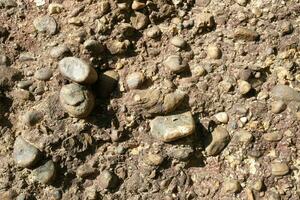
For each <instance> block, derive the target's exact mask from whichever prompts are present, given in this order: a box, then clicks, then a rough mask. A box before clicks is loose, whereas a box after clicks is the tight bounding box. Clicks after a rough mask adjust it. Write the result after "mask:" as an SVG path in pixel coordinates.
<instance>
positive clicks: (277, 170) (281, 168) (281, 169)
mask: <svg viewBox="0 0 300 200" xmlns="http://www.w3.org/2000/svg"><path fill="white" fill-rule="evenodd" d="M271 170H272V175H274V176H284V175H286V174H288V173H289V171H290V168H289V166H288V165H287V164H286V163H280V162H274V163H272V164H271Z"/></svg>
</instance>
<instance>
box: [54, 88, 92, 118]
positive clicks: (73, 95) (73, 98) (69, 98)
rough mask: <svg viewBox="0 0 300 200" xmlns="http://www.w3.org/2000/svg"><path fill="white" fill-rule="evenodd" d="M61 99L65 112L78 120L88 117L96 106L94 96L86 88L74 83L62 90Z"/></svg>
mask: <svg viewBox="0 0 300 200" xmlns="http://www.w3.org/2000/svg"><path fill="white" fill-rule="evenodd" d="M59 99H60V102H61V105H62V107H63V108H64V109H65V111H66V112H67V113H69V114H70V115H71V116H73V117H78V118H85V117H87V116H88V115H89V114H90V113H91V112H92V110H93V108H94V104H95V99H94V96H93V94H92V93H91V92H90V91H89V90H87V89H86V87H84V86H82V85H78V84H74V83H72V84H68V85H64V86H63V87H62V88H61V91H60V95H59Z"/></svg>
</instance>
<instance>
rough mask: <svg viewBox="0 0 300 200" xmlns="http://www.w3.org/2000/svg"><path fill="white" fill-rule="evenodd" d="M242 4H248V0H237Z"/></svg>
mask: <svg viewBox="0 0 300 200" xmlns="http://www.w3.org/2000/svg"><path fill="white" fill-rule="evenodd" d="M235 1H236V2H237V3H238V4H239V5H240V6H246V5H247V3H248V0H235Z"/></svg>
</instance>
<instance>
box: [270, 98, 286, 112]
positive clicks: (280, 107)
mask: <svg viewBox="0 0 300 200" xmlns="http://www.w3.org/2000/svg"><path fill="white" fill-rule="evenodd" d="M285 109H286V104H285V103H284V102H283V101H281V100H279V101H274V102H273V103H272V104H271V111H272V113H275V114H278V113H281V112H282V111H284V110H285Z"/></svg>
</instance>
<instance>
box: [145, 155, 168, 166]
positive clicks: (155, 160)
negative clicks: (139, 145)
mask: <svg viewBox="0 0 300 200" xmlns="http://www.w3.org/2000/svg"><path fill="white" fill-rule="evenodd" d="M163 161H164V158H163V157H162V156H161V155H159V154H153V153H149V154H147V155H146V156H145V158H144V162H145V163H146V164H147V165H151V166H159V165H160V164H161V163H162V162H163Z"/></svg>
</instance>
